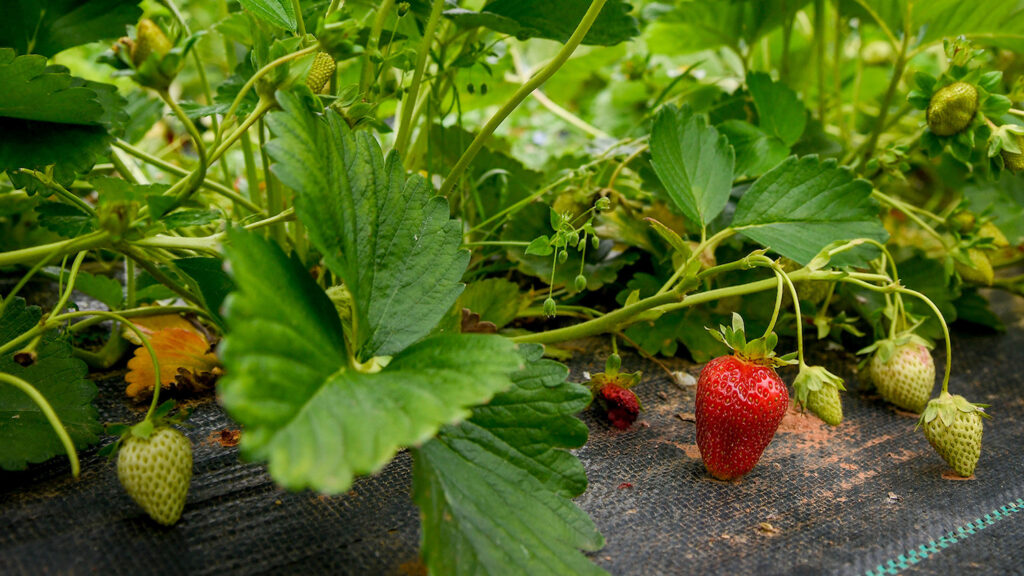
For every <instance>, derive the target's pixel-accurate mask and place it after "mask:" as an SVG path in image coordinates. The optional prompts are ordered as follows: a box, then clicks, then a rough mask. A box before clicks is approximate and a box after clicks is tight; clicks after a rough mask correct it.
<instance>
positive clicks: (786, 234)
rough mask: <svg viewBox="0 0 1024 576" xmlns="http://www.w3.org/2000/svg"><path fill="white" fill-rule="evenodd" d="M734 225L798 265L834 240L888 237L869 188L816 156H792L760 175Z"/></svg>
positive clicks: (868, 184) (842, 169)
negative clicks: (798, 157)
mask: <svg viewBox="0 0 1024 576" xmlns="http://www.w3.org/2000/svg"><path fill="white" fill-rule="evenodd" d="M732 226H733V228H735V229H737V230H738V231H740V232H742V233H743V234H744V235H745V236H747V237H748V238H750V239H751V240H754V241H755V242H757V243H759V244H761V245H762V246H764V247H766V248H769V249H771V250H773V251H774V252H776V253H778V254H781V255H782V256H785V257H787V258H791V259H793V260H796V261H797V262H799V263H800V264H801V265H806V264H807V263H808V262H810V261H811V260H812V259H813V258H814V257H815V256H816V255H817V254H818V252H820V251H821V249H822V248H824V247H825V246H827V245H828V244H830V243H832V242H836V241H839V240H852V239H854V238H873V239H875V240H878V241H879V242H884V241H885V240H886V238H888V234H887V233H886V231H885V228H884V227H882V224H881V221H880V220H879V218H878V205H877V204H876V203H875V201H874V200H872V199H871V184H870V183H869V182H868V181H866V180H861V179H857V178H854V176H853V174H851V173H850V171H849V170H847V169H845V168H840V167H838V166H837V165H836V162H835V161H834V160H825V161H824V162H822V161H820V160H818V158H817V157H815V156H805V157H803V158H800V159H797V158H796V157H790V158H788V159H787V160H786V161H785V162H783V163H782V164H780V165H779V166H777V167H775V168H774V169H772V170H771V171H769V172H767V173H766V174H765V175H763V176H761V177H760V178H759V179H758V180H757V181H756V182H754V184H753V186H751V187H750V189H748V190H747V191H746V193H745V194H744V195H743V197H742V198H740V201H739V204H738V205H737V206H736V214H735V216H734V217H733V221H732Z"/></svg>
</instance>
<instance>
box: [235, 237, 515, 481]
mask: <svg viewBox="0 0 1024 576" xmlns="http://www.w3.org/2000/svg"><path fill="white" fill-rule="evenodd" d="M229 241H230V245H229V246H228V249H227V251H228V255H229V261H230V268H231V271H232V273H233V276H234V281H235V285H236V287H237V288H236V291H235V292H233V293H232V294H231V295H230V296H229V297H228V300H227V303H226V314H225V317H226V320H227V324H228V327H229V329H230V331H229V333H228V335H227V337H226V338H225V340H224V344H223V347H222V349H221V358H222V360H223V362H224V365H225V373H226V375H225V376H224V377H223V378H222V379H221V381H220V384H219V389H220V394H221V401H222V403H223V404H224V407H225V408H226V409H227V410H228V412H229V413H230V414H231V415H232V417H234V418H235V419H236V420H237V421H238V422H239V423H240V424H242V425H243V426H245V431H246V432H245V434H244V435H243V437H242V443H241V449H242V453H243V454H244V455H245V456H246V457H248V458H250V459H254V460H265V461H267V462H268V465H269V469H270V474H271V475H272V476H273V477H274V479H275V480H276V481H277V482H279V483H280V484H282V485H283V486H285V487H287V488H290V489H295V490H298V489H303V488H312V489H315V490H319V491H322V492H327V493H338V492H344V491H345V490H347V489H348V488H349V486H351V484H352V479H353V476H354V475H356V474H368V473H372V472H375V471H377V470H379V469H380V468H381V467H382V466H383V465H384V464H386V463H387V462H388V461H389V460H390V459H391V457H392V456H394V454H395V453H396V452H397V451H398V450H399V449H400V448H403V447H407V446H412V445H416V444H420V443H422V442H424V441H426V440H428V439H429V438H430V437H431V436H433V435H434V434H435V433H436V432H437V430H438V429H439V428H440V427H441V426H442V425H444V424H448V423H451V422H455V421H458V420H459V419H461V418H464V417H466V416H467V415H468V408H469V407H470V406H473V405H477V404H480V403H482V402H487V401H488V400H489V399H490V398H491V396H492V395H493V394H495V393H496V392H499V391H501V390H504V389H505V388H508V387H509V385H510V384H511V381H510V380H509V373H511V372H512V371H514V370H516V369H517V368H518V367H519V365H520V360H519V357H518V355H517V354H516V353H515V351H514V350H515V349H514V346H513V345H512V343H511V342H510V341H509V340H507V339H505V338H501V337H497V336H482V335H451V336H440V337H434V338H428V339H426V340H423V341H422V342H419V343H417V344H415V345H413V346H410V347H409V348H406V349H405V350H403V351H402V352H400V353H399V354H397V355H396V356H394V357H393V358H392V359H391V361H390V363H388V364H387V366H385V367H383V368H380V367H379V365H378V366H377V367H376V370H377V371H374V370H375V369H374V368H369V367H362V368H361V369H357V368H356V367H353V366H350V365H349V363H348V355H347V353H346V350H345V341H344V338H343V335H342V327H341V321H340V320H339V318H338V314H337V312H336V311H335V309H334V306H333V304H332V303H331V301H330V300H329V299H328V298H327V295H326V294H325V293H324V292H323V291H322V290H321V289H320V288H319V287H318V286H317V285H316V283H315V282H314V281H313V279H312V278H311V277H310V276H309V274H307V273H306V271H305V270H304V269H303V268H302V266H301V265H300V263H298V262H297V261H295V260H293V259H289V258H288V257H287V256H285V254H284V252H282V251H281V249H280V248H278V247H277V245H276V244H273V243H271V242H270V241H269V240H266V239H263V238H261V237H260V236H257V235H256V234H252V233H248V232H242V231H237V230H235V231H232V232H231V233H230V234H229Z"/></svg>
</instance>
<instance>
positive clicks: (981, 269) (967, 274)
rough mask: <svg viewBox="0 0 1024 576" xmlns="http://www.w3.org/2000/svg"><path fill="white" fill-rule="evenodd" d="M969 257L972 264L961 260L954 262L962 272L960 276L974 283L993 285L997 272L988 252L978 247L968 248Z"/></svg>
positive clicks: (957, 269) (958, 270)
mask: <svg viewBox="0 0 1024 576" xmlns="http://www.w3.org/2000/svg"><path fill="white" fill-rule="evenodd" d="M967 258H968V259H969V260H970V261H971V263H970V264H965V263H964V262H961V261H959V260H954V262H953V267H954V268H956V271H957V272H959V273H960V278H962V279H964V280H966V281H967V282H971V283H973V284H981V285H983V286H991V285H992V282H993V281H994V280H995V277H996V273H995V270H993V269H992V261H991V260H989V259H988V254H986V253H985V252H984V251H982V250H978V249H977V248H968V249H967Z"/></svg>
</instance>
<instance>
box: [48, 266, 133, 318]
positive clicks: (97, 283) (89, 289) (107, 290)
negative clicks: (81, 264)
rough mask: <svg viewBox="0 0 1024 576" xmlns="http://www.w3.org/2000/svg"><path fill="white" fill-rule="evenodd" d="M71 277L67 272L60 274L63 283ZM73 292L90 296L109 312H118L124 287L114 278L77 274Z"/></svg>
mask: <svg viewBox="0 0 1024 576" xmlns="http://www.w3.org/2000/svg"><path fill="white" fill-rule="evenodd" d="M70 275H71V272H70V271H69V270H65V271H64V273H63V274H62V276H63V280H64V282H67V279H68V277H69V276H70ZM75 290H78V291H79V292H81V293H82V294H85V295H87V296H91V297H93V298H95V299H97V300H99V301H100V302H102V303H104V304H106V305H107V307H108V308H110V309H111V310H118V309H120V308H121V304H122V303H123V302H124V287H123V286H121V282H119V281H118V280H117V279H116V278H111V277H110V276H99V275H94V274H89V273H88V272H79V273H78V276H76V277H75Z"/></svg>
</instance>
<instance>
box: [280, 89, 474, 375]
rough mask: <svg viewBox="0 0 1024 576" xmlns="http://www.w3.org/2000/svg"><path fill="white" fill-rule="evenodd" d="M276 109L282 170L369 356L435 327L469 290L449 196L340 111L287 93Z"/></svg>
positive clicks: (360, 350)
mask: <svg viewBox="0 0 1024 576" xmlns="http://www.w3.org/2000/svg"><path fill="white" fill-rule="evenodd" d="M279 100H280V102H281V105H282V106H283V107H284V109H285V111H283V112H277V113H274V114H272V115H271V117H270V126H271V130H272V131H273V132H274V134H275V136H276V138H275V139H274V140H273V141H272V142H270V143H269V144H268V145H267V151H268V152H269V154H270V156H271V157H272V158H273V159H274V161H275V164H274V166H273V170H274V173H275V174H277V176H278V177H279V178H280V179H281V181H282V182H284V184H285V185H286V186H289V187H290V188H292V189H293V190H295V191H296V193H297V195H298V197H297V198H296V200H295V210H296V212H297V213H298V215H299V218H300V219H301V220H302V221H303V222H304V223H305V224H306V226H307V227H308V228H309V235H310V238H311V239H312V241H313V243H314V245H316V247H317V248H318V249H319V250H320V252H321V253H322V254H323V255H324V260H325V262H326V263H327V266H328V267H329V268H330V269H331V270H332V271H333V272H334V273H335V274H337V275H338V276H340V277H341V278H342V279H344V281H345V284H346V286H347V287H348V290H349V292H350V293H351V294H352V300H353V302H354V303H355V309H356V314H357V318H356V322H355V325H356V331H357V332H356V334H355V346H356V350H355V352H356V355H357V357H358V358H359V359H360V360H366V359H368V358H371V357H373V356H385V355H391V354H395V353H396V352H399V351H400V350H402V349H404V348H405V347H406V346H408V345H409V344H411V343H413V342H415V341H417V340H419V339H420V338H422V337H423V336H424V335H426V334H427V333H428V332H429V331H430V330H431V329H432V328H433V327H434V326H435V325H436V324H437V322H438V321H439V320H440V319H441V317H443V316H444V314H445V313H446V312H447V311H448V310H449V309H450V308H451V306H452V304H454V303H455V299H456V298H458V296H459V294H460V293H461V292H462V289H463V285H462V284H460V283H459V280H460V278H461V277H462V274H463V273H464V272H465V270H466V266H467V264H468V263H469V252H468V251H466V250H462V249H460V248H459V246H460V244H461V242H462V232H461V227H460V225H459V222H458V221H456V220H452V219H451V218H450V217H449V210H448V201H447V200H446V199H444V198H442V197H440V196H436V195H435V194H434V192H433V190H432V189H431V188H430V187H429V186H428V184H427V182H426V180H424V179H423V178H421V177H420V176H412V177H411V178H406V174H405V169H404V168H403V167H402V162H401V161H400V160H399V158H398V156H397V155H396V154H389V155H388V157H387V159H386V160H385V159H384V156H383V154H382V153H381V149H380V145H379V144H377V141H376V140H374V139H373V136H372V135H371V134H370V133H369V132H365V131H364V132H358V133H353V132H352V131H351V130H350V129H349V127H348V124H346V122H345V119H344V118H342V117H341V116H339V115H338V114H336V113H335V112H333V111H329V112H327V113H326V115H317V114H314V113H312V112H310V111H309V110H308V109H307V108H305V106H304V105H303V104H302V102H300V101H299V99H298V98H297V97H295V96H292V95H289V94H283V93H282V94H280V95H279Z"/></svg>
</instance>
